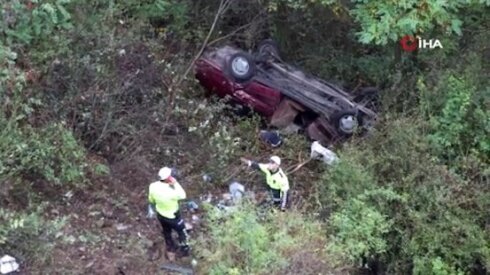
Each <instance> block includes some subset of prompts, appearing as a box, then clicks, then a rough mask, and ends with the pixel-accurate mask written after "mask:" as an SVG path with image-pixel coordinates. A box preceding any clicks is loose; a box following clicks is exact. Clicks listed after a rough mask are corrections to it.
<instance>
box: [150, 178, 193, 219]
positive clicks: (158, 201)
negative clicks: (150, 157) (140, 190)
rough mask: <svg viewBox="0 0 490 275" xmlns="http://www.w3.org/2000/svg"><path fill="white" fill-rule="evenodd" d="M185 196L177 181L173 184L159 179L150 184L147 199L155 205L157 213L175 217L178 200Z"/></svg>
mask: <svg viewBox="0 0 490 275" xmlns="http://www.w3.org/2000/svg"><path fill="white" fill-rule="evenodd" d="M185 198H186V194H185V191H184V189H183V188H182V186H180V184H179V183H178V182H177V181H175V183H174V184H173V186H171V185H170V184H168V183H165V182H161V181H156V182H154V183H152V184H150V190H149V193H148V201H149V202H150V204H153V205H155V208H156V211H157V212H158V214H160V215H162V216H163V217H165V218H168V219H173V218H175V212H177V211H178V210H179V200H183V199H185Z"/></svg>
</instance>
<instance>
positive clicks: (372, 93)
mask: <svg viewBox="0 0 490 275" xmlns="http://www.w3.org/2000/svg"><path fill="white" fill-rule="evenodd" d="M353 101H354V102H355V103H357V104H361V105H363V106H365V107H367V108H369V109H371V110H372V111H374V112H378V111H379V107H380V99H379V91H378V89H377V88H375V87H367V88H363V89H362V90H361V91H360V92H359V94H358V95H356V96H355V97H354V99H353Z"/></svg>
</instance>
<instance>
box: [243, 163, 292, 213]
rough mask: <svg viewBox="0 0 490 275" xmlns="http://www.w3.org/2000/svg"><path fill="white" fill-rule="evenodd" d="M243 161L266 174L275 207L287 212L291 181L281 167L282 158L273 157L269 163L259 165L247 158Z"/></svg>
mask: <svg viewBox="0 0 490 275" xmlns="http://www.w3.org/2000/svg"><path fill="white" fill-rule="evenodd" d="M241 160H242V162H244V163H246V164H247V165H248V166H249V167H252V168H254V169H256V170H260V171H262V172H263V173H264V174H265V180H266V183H267V185H268V187H269V189H270V191H271V193H272V201H273V202H274V204H275V205H277V206H280V208H281V210H282V211H285V210H286V205H287V201H288V191H289V180H288V177H287V176H286V174H285V173H284V171H282V169H281V167H280V165H281V158H279V157H278V156H272V157H271V158H270V159H269V163H257V162H255V161H252V160H249V159H246V158H241Z"/></svg>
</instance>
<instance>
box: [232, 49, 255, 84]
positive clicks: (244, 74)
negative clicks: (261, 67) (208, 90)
mask: <svg viewBox="0 0 490 275" xmlns="http://www.w3.org/2000/svg"><path fill="white" fill-rule="evenodd" d="M226 69H227V71H228V72H229V74H230V75H231V76H232V77H233V78H234V79H235V81H237V82H245V81H248V80H250V79H251V78H252V77H254V75H255V73H256V72H257V68H256V66H255V60H254V59H253V57H252V56H250V55H249V54H247V53H244V52H238V53H235V54H233V55H232V56H231V57H230V58H229V59H228V62H227V64H226Z"/></svg>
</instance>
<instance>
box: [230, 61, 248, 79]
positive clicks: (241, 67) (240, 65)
mask: <svg viewBox="0 0 490 275" xmlns="http://www.w3.org/2000/svg"><path fill="white" fill-rule="evenodd" d="M231 68H232V69H233V72H235V73H236V74H237V75H240V76H243V75H245V74H247V73H248V70H249V69H250V65H249V64H248V61H247V60H246V59H245V58H243V57H237V58H235V59H233V61H232V62H231Z"/></svg>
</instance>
